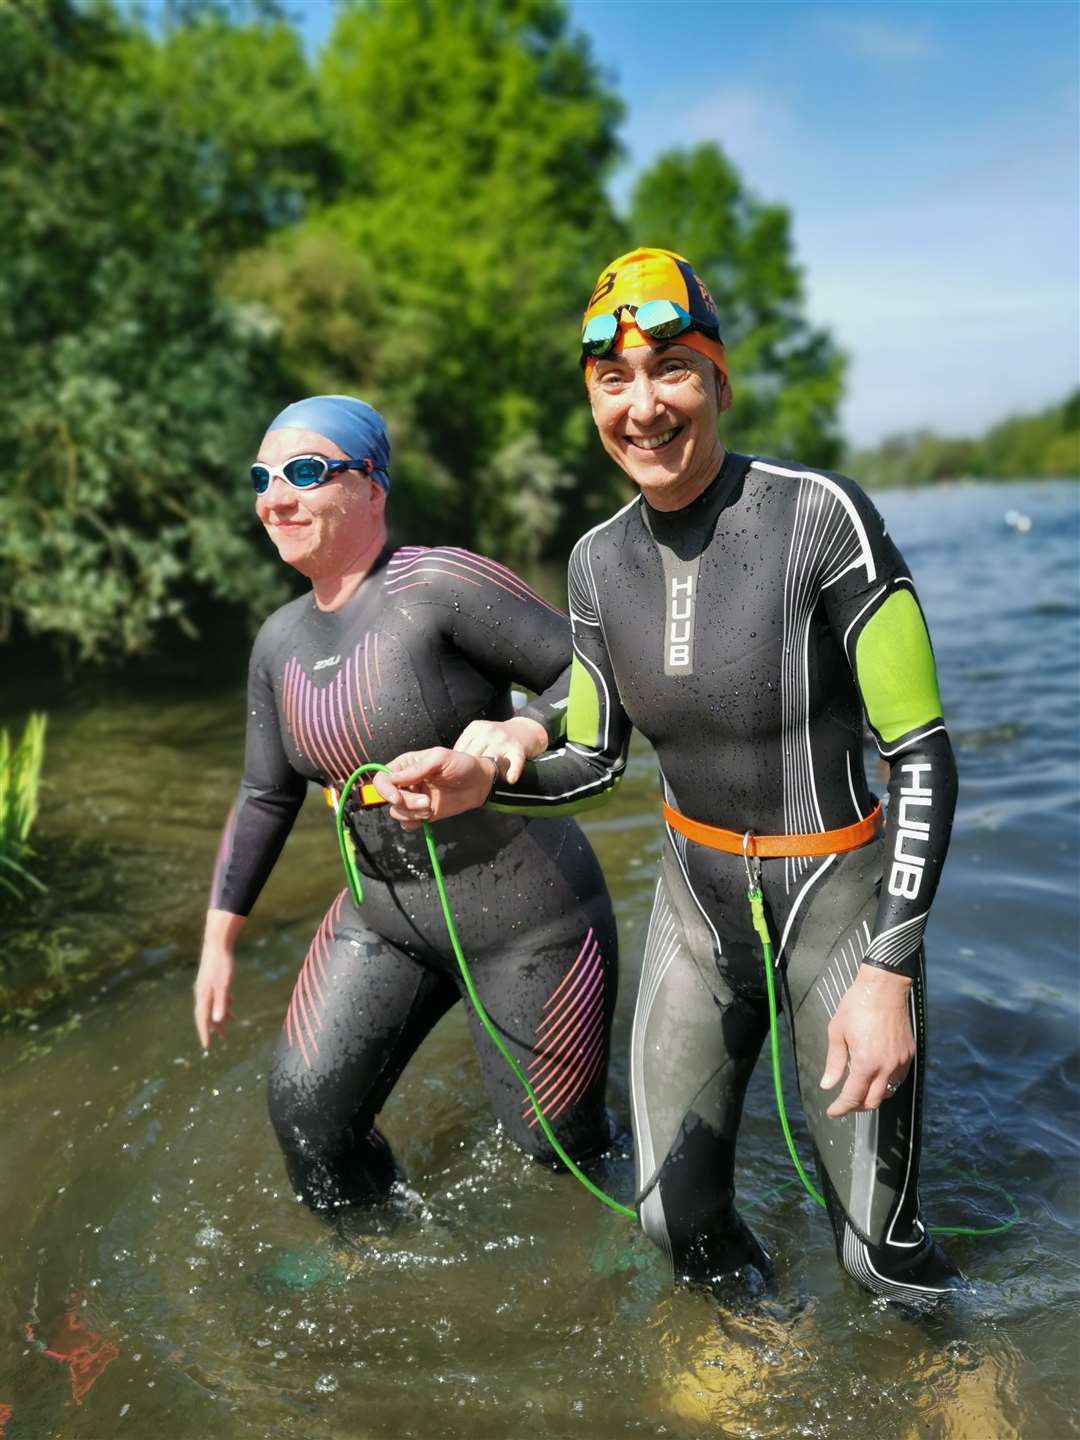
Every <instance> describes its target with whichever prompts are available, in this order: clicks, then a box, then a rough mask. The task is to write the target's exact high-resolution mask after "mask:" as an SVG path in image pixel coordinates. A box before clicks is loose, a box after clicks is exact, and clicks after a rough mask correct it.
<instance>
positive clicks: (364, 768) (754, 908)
mask: <svg viewBox="0 0 1080 1440" xmlns="http://www.w3.org/2000/svg"><path fill="white" fill-rule="evenodd" d="M379 771H381V772H382V773H384V774H387V775H390V774H392V773H393V772H392V771H391V769H390V767H389V766H388V765H379V764H377V763H375V762H374V761H372V762H371V763H369V764H367V765H358V766H357V767H356V769H355V770H354V771H353V772H352V774H351V775H350V776H349V778H348V780H346V782H345V785H344V787H343V789H342V791H341V795H340V797H339V799H338V802H337V804H336V805H335V807H334V823H335V826H336V828H337V839H338V849H339V850H340V852H341V863H342V865H343V866H344V867H345V878H346V880H347V882H348V886H349V893H350V895H351V896H352V898H353V902H354V904H356V905H357V906H360V905H362V904H363V903H364V887H363V885H362V883H361V881H360V872H359V870H358V869H357V866H356V853H355V851H354V849H353V843H352V837H351V836H350V835H349V833H348V831H347V830H346V829H345V801H346V800H347V799H348V798H349V793H350V791H351V790H352V788H353V786H354V785H355V784H356V782H357V780H359V779H360V777H361V776H362V775H370V774H374V773H376V772H379ZM420 825H421V828H422V829H423V832H424V843H425V844H426V845H427V852H428V859H429V860H430V861H431V871H432V874H433V875H434V877H435V888H436V890H437V891H438V893H439V903H440V904H441V906H442V913H443V920H444V922H445V924H446V933H447V935H448V936H449V937H450V945H451V948H452V949H453V952H454V958H455V959H456V960H457V964H458V969H459V971H460V972H461V978H462V980H463V981H464V982H465V989H466V991H467V992H468V996H469V1000H470V1001H471V1002H472V1007H473V1009H474V1010H475V1011H476V1014H477V1017H478V1018H479V1020H480V1023H481V1024H482V1025H483V1027H484V1029H485V1030H486V1031H487V1033H488V1035H489V1036H490V1037H491V1040H492V1042H493V1043H494V1045H495V1047H496V1049H497V1050H498V1051H499V1054H500V1055H501V1056H502V1057H503V1059H504V1060H505V1061H506V1063H507V1064H508V1065H509V1066H510V1069H511V1070H512V1071H513V1072H514V1074H515V1076H516V1077H517V1079H518V1081H519V1082H520V1084H521V1086H522V1088H523V1089H524V1091H525V1093H526V1095H528V1097H529V1102H530V1104H531V1105H532V1107H533V1110H534V1111H535V1112H536V1118H537V1120H538V1121H539V1123H540V1128H541V1129H542V1130H543V1132H544V1134H545V1135H546V1136H547V1138H548V1141H549V1142H550V1144H551V1148H552V1149H553V1150H554V1151H555V1154H556V1155H557V1156H558V1157H559V1159H560V1160H561V1161H562V1162H563V1164H564V1165H565V1166H566V1168H567V1169H568V1170H569V1171H570V1173H571V1175H573V1176H574V1178H575V1179H576V1180H579V1181H580V1182H581V1184H582V1185H584V1186H585V1189H586V1190H588V1191H589V1192H590V1194H592V1195H595V1196H596V1198H597V1199H598V1200H599V1201H600V1202H601V1203H602V1204H604V1205H606V1206H607V1207H608V1209H609V1210H614V1211H615V1212H616V1214H618V1215H625V1216H627V1217H628V1218H629V1219H631V1220H636V1219H637V1211H636V1210H634V1209H632V1208H631V1207H630V1206H629V1205H622V1204H620V1203H619V1201H618V1200H613V1199H612V1198H611V1196H610V1195H605V1194H604V1192H603V1190H601V1189H600V1187H599V1186H598V1185H594V1184H593V1182H592V1181H591V1180H590V1179H589V1177H588V1176H587V1175H586V1174H585V1173H584V1172H583V1171H582V1170H581V1169H580V1168H579V1166H578V1165H577V1164H575V1162H574V1161H573V1160H572V1159H571V1158H570V1156H569V1155H568V1154H567V1153H566V1151H565V1150H564V1149H563V1147H562V1146H561V1145H560V1144H559V1142H558V1140H557V1139H556V1138H555V1135H554V1133H553V1131H552V1129H551V1126H550V1125H549V1124H548V1121H547V1117H546V1115H545V1114H544V1112H543V1110H541V1108H540V1102H539V1100H538V1099H537V1098H536V1091H535V1090H534V1089H533V1087H532V1085H531V1084H530V1083H529V1080H528V1078H527V1077H526V1075H525V1072H524V1071H523V1070H522V1068H521V1066H520V1065H519V1064H518V1062H517V1061H516V1060H515V1059H514V1057H513V1055H511V1053H510V1051H509V1050H508V1049H507V1047H506V1045H505V1044H504V1042H503V1039H502V1036H501V1035H500V1034H499V1033H498V1031H497V1030H496V1029H495V1026H494V1025H493V1024H492V1021H491V1019H490V1017H489V1016H488V1013H487V1011H486V1010H485V1009H484V1006H483V1004H482V1002H481V1000H480V996H479V995H478V994H477V993H476V987H475V985H474V984H473V979H472V975H471V974H470V973H469V966H468V963H467V961H466V959H465V955H464V953H463V951H462V949H461V942H460V941H459V939H458V935H457V927H456V926H455V924H454V915H453V911H452V910H451V909H450V901H449V899H448V897H447V894H446V884H445V881H444V880H443V873H442V866H441V865H440V864H439V857H438V855H437V854H436V852H435V840H434V837H433V836H432V833H431V826H430V825H429V824H428V822H427V821H426V820H422V821H421V822H420ZM744 858H745V857H744ZM747 876H748V878H750V877H751V871H750V865H749V861H748V862H747ZM747 898H748V899H749V902H750V915H751V919H752V922H753V926H754V929H755V931H756V932H757V936H758V939H759V940H760V941H761V954H762V959H763V960H764V963H765V988H766V990H767V992H768V997H769V1050H770V1053H771V1056H772V1075H773V1091H774V1093H775V1095H776V1113H777V1115H778V1116H779V1118H780V1128H781V1129H782V1130H783V1132H784V1139H785V1140H786V1141H787V1148H788V1153H789V1155H790V1156H791V1159H792V1162H793V1163H794V1166H795V1170H796V1173H797V1175H798V1177H799V1179H800V1180H801V1181H802V1183H803V1185H804V1186H805V1188H806V1190H807V1193H808V1194H809V1195H810V1196H811V1197H812V1198H813V1200H814V1202H815V1203H816V1204H818V1205H820V1206H821V1207H822V1209H824V1208H825V1200H824V1198H823V1197H822V1196H821V1195H820V1194H819V1193H818V1191H817V1190H816V1189H815V1187H814V1185H813V1182H812V1181H811V1179H810V1177H809V1175H807V1173H806V1171H805V1170H804V1169H803V1165H802V1161H801V1160H800V1159H799V1154H798V1151H797V1150H796V1149H795V1141H794V1139H793V1137H792V1134H791V1126H790V1125H789V1124H788V1118H787V1107H786V1105H785V1104H784V1087H783V1084H782V1082H781V1078H780V1034H779V1026H778V1024H777V1018H776V989H775V984H774V980H773V949H772V938H771V936H770V934H769V922H768V921H767V920H766V918H765V900H764V896H763V895H762V893H761V885H760V883H758V882H757V879H756V876H754V877H753V880H752V883H751V885H750V888H749V890H748V891H747ZM790 1183H794V1182H790ZM979 1183H980V1184H981V1185H985V1186H987V1187H988V1188H989V1189H991V1190H996V1191H997V1192H998V1194H1000V1195H1001V1196H1002V1197H1003V1198H1004V1199H1005V1200H1007V1201H1008V1202H1009V1205H1010V1206H1011V1207H1012V1212H1013V1213H1012V1215H1011V1217H1010V1218H1009V1219H1008V1220H1005V1221H1002V1223H1001V1224H999V1225H987V1226H972V1225H931V1226H929V1227H928V1228H929V1229H930V1230H931V1231H932V1232H933V1233H934V1234H935V1235H975V1236H987V1235H1000V1234H1001V1233H1002V1232H1003V1231H1005V1230H1011V1229H1012V1227H1013V1226H1014V1225H1015V1224H1016V1222H1017V1221H1018V1220H1019V1219H1020V1211H1019V1209H1018V1208H1017V1205H1016V1201H1015V1200H1014V1199H1013V1197H1012V1196H1011V1195H1010V1194H1009V1192H1008V1191H1007V1190H1006V1189H1004V1187H1003V1186H1001V1185H995V1184H993V1183H992V1182H991V1181H986V1180H980V1181H979ZM786 1188H787V1187H786V1185H785V1186H781V1187H780V1189H786ZM774 1193H775V1192H774ZM766 1198H767V1197H766ZM752 1203H753V1202H752Z"/></svg>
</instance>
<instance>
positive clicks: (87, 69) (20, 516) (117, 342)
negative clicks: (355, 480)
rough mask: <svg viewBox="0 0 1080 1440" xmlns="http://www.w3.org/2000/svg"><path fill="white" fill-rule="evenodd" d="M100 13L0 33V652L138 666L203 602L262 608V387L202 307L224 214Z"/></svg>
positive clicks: (218, 310) (246, 342)
mask: <svg viewBox="0 0 1080 1440" xmlns="http://www.w3.org/2000/svg"><path fill="white" fill-rule="evenodd" d="M146 43H148V42H146V40H145V37H142V36H140V35H138V34H134V33H133V32H132V31H131V30H130V28H128V27H126V26H125V25H123V24H122V23H120V22H119V21H118V20H117V18H116V16H115V15H114V14H113V13H112V11H111V10H109V9H108V8H106V7H104V6H99V7H96V8H95V9H94V10H93V11H90V12H86V11H83V10H82V9H80V8H79V7H78V6H76V5H74V4H71V3H68V0H36V3H27V4H24V5H23V6H21V7H20V8H19V9H17V10H8V11H4V12H0V95H2V96H3V101H4V103H3V122H2V123H3V132H2V133H3V149H2V152H0V371H2V372H3V374H4V376H5V390H4V395H3V397H2V401H0V443H2V444H3V446H4V451H5V454H6V456H7V471H8V481H7V487H6V496H5V502H6V503H5V524H4V525H3V527H0V595H2V596H3V601H2V608H0V633H4V632H6V631H7V630H8V629H9V628H10V625H11V622H12V620H13V618H14V617H16V616H18V617H20V618H21V619H22V620H23V621H24V623H25V624H26V625H27V626H28V627H29V628H30V629H31V630H32V631H35V632H38V633H47V634H51V635H53V636H55V637H57V638H58V639H59V640H60V641H61V642H62V643H63V644H64V645H65V646H66V647H67V648H68V649H69V650H71V651H73V652H74V653H76V654H77V655H79V656H80V657H84V658H87V657H96V656H99V655H102V654H104V653H107V652H109V651H115V650H120V651H124V652H128V653H134V652H137V651H139V650H141V649H144V648H145V647H146V645H147V644H148V643H149V641H150V638H151V636H152V634H153V633H154V631H155V629H156V628H157V627H158V626H159V624H160V623H161V622H162V621H163V620H165V619H172V620H174V621H176V622H180V623H183V622H184V620H185V615H186V603H187V600H188V599H189V597H190V596H191V595H192V594H193V593H195V592H197V591H199V590H203V591H204V592H208V593H209V594H210V595H212V596H215V597H218V598H220V599H224V600H229V601H237V602H244V603H248V604H251V605H252V606H259V605H262V604H264V603H266V602H267V600H268V599H269V598H270V596H271V595H273V594H274V593H278V592H277V585H278V583H279V582H277V581H276V579H275V578H274V576H273V572H272V570H271V569H270V568H269V566H268V564H267V563H266V562H265V561H264V562H261V563H260V560H259V558H258V557H257V555H255V554H253V553H251V550H250V546H251V534H250V524H249V518H248V517H249V514H250V509H251V506H250V496H249V495H245V493H244V488H243V476H242V469H241V464H242V459H243V457H245V456H246V455H247V454H248V453H250V446H251V444H252V443H253V440H254V439H255V437H256V436H257V422H255V420H254V418H253V417H255V416H257V415H259V414H261V413H263V411H264V406H265V400H264V399H263V398H262V397H263V395H264V392H265V390H266V388H267V384H268V380H269V379H270V377H272V373H273V372H272V365H271V360H270V356H269V354H268V352H267V349H266V345H265V341H264V337H262V336H261V335H260V334H259V333H258V331H257V330H255V329H254V328H253V327H251V326H249V325H245V324H244V323H243V319H242V317H239V316H236V315H234V314H233V313H231V312H230V311H229V309H228V308H227V307H225V306H223V305H222V304H221V303H220V302H219V301H218V300H217V299H216V297H215V293H214V287H213V275H212V269H211V266H210V263H209V259H208V252H207V246H206V244H205V237H204V233H203V222H204V220H206V218H207V215H208V213H209V214H211V215H212V214H213V213H214V212H215V206H216V205H219V204H220V202H219V200H216V199H215V198H214V194H213V187H212V186H207V185H205V184H204V178H205V177H204V172H203V170H202V168H201V165H202V160H203V154H202V151H201V150H200V146H199V143H198V139H197V137H194V136H192V135H190V134H188V133H185V132H184V131H183V129H182V128H180V127H178V126H176V125H175V124H174V123H173V118H172V117H171V116H170V114H169V112H168V110H167V108H163V106H162V104H161V102H160V96H159V95H158V94H157V92H156V88H155V86H154V85H152V84H146V83H142V81H143V79H144V78H145V66H144V65H142V64H141V63H138V62H137V58H136V59H133V57H137V52H138V50H139V48H140V46H144V45H145V44H146Z"/></svg>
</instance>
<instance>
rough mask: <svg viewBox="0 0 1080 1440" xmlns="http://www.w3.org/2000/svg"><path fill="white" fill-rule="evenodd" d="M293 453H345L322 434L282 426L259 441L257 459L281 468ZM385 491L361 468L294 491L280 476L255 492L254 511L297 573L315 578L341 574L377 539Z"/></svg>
mask: <svg viewBox="0 0 1080 1440" xmlns="http://www.w3.org/2000/svg"><path fill="white" fill-rule="evenodd" d="M296 455H322V456H324V457H325V459H327V460H347V459H348V458H349V457H348V456H347V455H346V454H345V452H344V451H343V450H342V449H341V448H340V447H339V446H337V445H335V444H334V442H333V441H332V440H328V439H327V438H326V436H325V435H316V434H314V433H313V432H312V431H310V430H294V429H290V428H289V427H287V426H286V427H282V428H281V429H279V430H270V431H268V432H267V433H266V435H265V436H264V437H263V442H262V444H261V445H260V446H259V461H260V462H261V463H262V464H263V465H267V466H270V467H271V468H280V466H282V465H284V464H285V463H286V461H288V460H291V459H292V458H293V457H294V456H296ZM385 506H386V495H385V493H384V491H383V489H382V487H381V486H380V485H378V484H376V482H375V481H374V480H372V479H370V478H369V477H368V476H367V475H365V474H364V473H363V471H357V470H343V471H342V472H341V473H340V474H338V475H335V476H333V477H332V478H331V479H329V480H327V481H325V483H323V484H322V485H316V486H313V487H312V488H311V489H309V490H297V489H295V488H294V487H293V486H291V485H289V484H288V483H287V482H286V481H285V480H282V479H281V477H280V476H275V477H274V479H272V480H271V482H270V485H269V487H268V488H267V489H266V491H265V492H264V493H263V494H262V495H256V497H255V511H256V514H257V515H258V517H259V519H260V520H261V521H262V523H263V525H264V526H265V527H266V533H267V534H268V535H269V536H270V539H271V540H272V541H273V542H274V544H275V546H276V547H277V551H278V554H279V555H280V556H281V558H282V560H284V561H285V562H286V564H288V565H292V566H293V567H294V569H296V570H299V571H300V573H301V574H302V575H306V576H307V577H308V578H309V579H312V580H316V579H319V578H321V577H322V576H325V575H335V574H341V573H343V572H344V571H346V570H347V569H348V568H349V566H350V565H351V564H353V563H355V561H356V557H357V556H358V555H360V554H363V553H365V552H366V551H367V550H368V549H370V548H371V547H372V545H373V544H376V542H377V543H378V544H381V543H382V541H381V539H380V537H381V536H382V535H383V534H384V528H383V527H384V521H383V512H384V509H385Z"/></svg>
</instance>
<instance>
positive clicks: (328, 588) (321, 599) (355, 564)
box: [311, 524, 386, 610]
mask: <svg viewBox="0 0 1080 1440" xmlns="http://www.w3.org/2000/svg"><path fill="white" fill-rule="evenodd" d="M385 544H386V526H385V524H383V525H380V526H379V527H378V529H377V530H376V531H375V533H374V534H373V535H372V537H371V539H370V540H369V541H368V542H367V544H366V545H364V546H363V548H362V549H360V550H359V551H357V552H356V554H354V555H350V556H349V557H348V558H347V560H346V561H345V564H344V566H343V567H341V568H338V567H335V568H334V570H333V571H331V572H328V573H327V574H325V575H313V576H312V577H311V589H312V592H313V593H314V596H315V604H316V605H317V606H318V608H319V609H320V610H339V609H340V608H341V606H342V605H344V604H345V602H346V601H347V600H348V599H350V597H351V596H353V595H355V594H356V591H357V590H358V589H359V588H360V586H361V585H362V584H363V583H364V581H365V580H366V579H367V577H368V575H370V573H371V567H372V566H373V565H374V564H375V561H376V560H377V559H378V558H379V555H380V554H381V553H382V549H383V546H384V545H385Z"/></svg>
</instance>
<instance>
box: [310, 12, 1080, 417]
mask: <svg viewBox="0 0 1080 1440" xmlns="http://www.w3.org/2000/svg"><path fill="white" fill-rule="evenodd" d="M293 8H294V13H296V14H297V15H298V17H299V19H300V22H301V25H302V28H303V30H304V34H305V37H306V39H307V41H308V43H309V45H311V46H312V47H313V48H314V47H317V46H319V45H320V44H321V43H322V42H323V40H324V39H325V38H326V36H327V34H328V32H329V28H330V25H331V23H332V17H333V6H332V4H331V3H330V0H294V7H293ZM570 13H571V17H572V22H573V24H574V26H575V28H578V29H580V30H582V31H584V32H585V33H586V34H587V35H588V36H589V38H590V40H591V41H592V46H593V51H594V54H595V57H596V59H597V61H598V62H599V64H600V65H601V67H602V68H603V70H604V72H605V74H606V76H607V77H608V79H609V80H610V81H611V82H612V83H613V84H614V86H615V87H616V88H617V89H618V91H619V92H620V93H621V95H622V96H623V99H624V101H625V103H626V106H627V115H626V120H625V122H624V125H623V128H622V132H621V134H622V140H623V144H624V146H625V148H626V151H627V159H626V162H625V163H624V165H623V167H622V169H621V170H620V172H619V174H618V175H617V176H616V177H615V180H614V182H613V193H614V195H615V197H616V199H617V200H622V199H624V198H625V196H626V195H627V194H628V192H629V189H630V186H631V185H632V183H633V180H634V178H635V176H636V174H637V173H638V172H639V171H640V170H641V169H642V168H643V167H644V166H646V165H647V164H648V163H649V161H650V160H651V159H652V158H653V157H654V156H655V155H657V154H658V153H659V152H660V151H662V150H664V149H668V148H670V147H672V146H683V145H692V144H696V143H697V142H699V141H703V140H715V141H717V142H718V143H719V144H720V145H721V146H722V147H723V148H724V150H725V151H726V152H727V154H728V155H729V156H730V157H731V159H732V160H734V162H735V163H736V165H737V166H738V168H739V170H740V172H741V173H742V175H743V178H744V180H745V181H746V183H747V184H748V185H749V186H750V188H751V189H753V190H754V191H755V192H756V193H757V194H758V195H760V196H761V197H762V198H763V199H767V200H770V201H781V202H783V203H785V204H787V205H789V206H790V207H791V209H792V211H793V216H794V227H793V228H794V238H795V244H796V250H797V254H798V257H799V260H800V262H801V263H802V265H803V266H804V268H805V274H806V287H807V297H808V306H809V311H810V314H811V315H812V316H813V318H814V319H815V320H817V321H820V322H821V323H823V324H826V325H828V326H829V327H830V329H831V330H832V331H833V333H834V335H835V336H836V337H837V338H838V340H839V341H840V343H841V344H842V345H843V347H844V348H845V350H847V352H848V354H849V356H850V358H851V367H850V371H849V376H848V394H847V399H846V401H845V405H844V412H843V418H844V423H845V430H846V433H847V434H848V436H849V438H850V439H851V440H852V441H853V442H854V443H856V444H865V443H873V442H875V441H877V440H879V439H881V438H882V436H884V435H886V434H891V433H895V432H897V431H900V430H909V429H913V428H918V427H923V426H927V427H930V428H933V429H935V430H938V431H940V432H941V433H946V434H964V433H974V432H978V431H980V430H982V429H984V428H985V427H986V426H987V425H988V424H990V423H992V422H993V421H994V420H997V419H999V418H1000V417H1001V416H1003V415H1004V414H1006V413H1009V412H1011V411H1015V410H1024V409H1031V408H1035V407H1037V406H1040V405H1043V404H1046V403H1049V402H1051V401H1054V400H1057V399H1059V398H1061V397H1062V396H1063V395H1064V394H1065V392H1066V391H1067V390H1069V389H1070V388H1072V387H1073V386H1075V385H1077V384H1078V383H1080V287H1078V271H1080V195H1078V188H1080V98H1078V45H1080V20H1078V17H1080V8H1078V7H1077V6H1076V5H1075V4H1074V3H1072V0H1067V3H1045V0H1044V3H1040V0H1017V3H1000V4H983V3H937V4H917V3H910V4H909V3H899V0H897V3H891V4H863V3H859V0H851V3H831V4H818V3H815V0H756V3H753V0H750V3H747V0H738V3H736V0H732V3H724V0H696V3H695V0H666V3H665V0H640V3H637V0H572V3H571V5H570ZM637 238H638V239H639V240H640V242H641V243H648V238H649V237H647V236H641V237H637ZM605 258H609V257H604V256H598V257H597V263H598V266H599V265H600V264H602V263H603V261H604V259H605ZM690 258H691V259H693V257H692V256H691V257H690ZM733 378H735V377H733ZM736 385H737V379H736Z"/></svg>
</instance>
